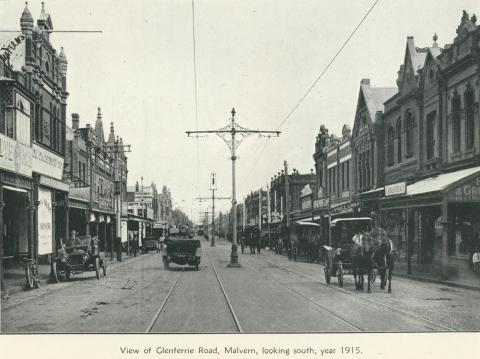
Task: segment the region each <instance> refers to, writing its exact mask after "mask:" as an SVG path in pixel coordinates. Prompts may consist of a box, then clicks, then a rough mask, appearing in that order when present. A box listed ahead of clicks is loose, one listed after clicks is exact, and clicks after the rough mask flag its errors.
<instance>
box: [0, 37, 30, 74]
mask: <svg viewBox="0 0 480 359" xmlns="http://www.w3.org/2000/svg"><path fill="white" fill-rule="evenodd" d="M24 40H25V35H23V34H22V35H18V36H16V37H14V38H12V39H11V40H9V41H8V42H6V43H2V44H0V60H2V61H4V62H6V63H10V65H11V66H12V67H14V69H16V70H17V69H20V67H21V65H22V63H21V60H24V59H25V46H20V45H21V44H22V43H23V42H24Z"/></svg>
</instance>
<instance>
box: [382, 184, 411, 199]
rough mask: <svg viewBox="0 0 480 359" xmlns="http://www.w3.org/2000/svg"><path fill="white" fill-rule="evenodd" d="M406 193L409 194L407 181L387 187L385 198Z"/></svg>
mask: <svg viewBox="0 0 480 359" xmlns="http://www.w3.org/2000/svg"><path fill="white" fill-rule="evenodd" d="M405 193H407V184H406V182H405V181H404V182H398V183H394V184H390V185H387V186H385V197H387V196H395V195H398V194H405Z"/></svg>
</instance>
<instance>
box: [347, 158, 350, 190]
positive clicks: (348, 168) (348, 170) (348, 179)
mask: <svg viewBox="0 0 480 359" xmlns="http://www.w3.org/2000/svg"><path fill="white" fill-rule="evenodd" d="M349 163H350V161H347V166H346V167H347V181H346V182H347V183H346V185H347V186H346V187H347V189H349V188H350V173H349V172H350V165H349Z"/></svg>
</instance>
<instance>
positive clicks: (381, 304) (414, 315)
mask: <svg viewBox="0 0 480 359" xmlns="http://www.w3.org/2000/svg"><path fill="white" fill-rule="evenodd" d="M265 262H267V263H269V264H270V265H271V266H272V267H276V268H280V269H283V270H286V271H287V272H290V273H292V274H295V275H297V276H298V277H301V278H305V279H308V280H311V281H314V282H317V283H320V284H322V285H323V286H324V287H326V288H329V289H331V290H336V291H338V292H341V293H345V294H348V295H351V296H354V297H356V298H360V299H362V300H363V301H366V302H370V303H373V304H375V305H378V306H381V307H383V308H386V309H389V310H391V311H394V312H397V313H400V314H403V315H406V316H408V317H410V318H413V319H416V320H419V321H422V322H425V323H428V324H430V325H433V326H436V327H439V328H442V329H443V330H445V331H450V332H456V331H458V330H457V329H455V328H451V327H449V326H447V325H445V324H442V323H439V322H435V321H433V320H430V319H427V318H425V317H422V316H419V315H417V314H414V313H411V312H408V311H405V310H403V309H400V308H395V307H393V306H391V305H388V304H386V303H383V302H381V301H378V300H375V299H372V298H367V297H365V296H362V295H359V294H356V293H352V292H350V291H348V290H345V289H343V288H339V287H335V286H332V285H328V284H326V283H325V282H323V281H321V280H319V279H317V278H314V277H312V276H310V275H308V274H305V273H301V272H298V271H296V270H293V269H291V268H288V267H285V266H281V265H278V264H277V263H274V262H272V261H270V260H268V259H265ZM269 277H270V276H269ZM270 278H272V277H270ZM272 280H274V281H277V282H278V283H280V284H281V285H282V286H285V285H284V284H283V283H281V282H279V281H278V280H277V279H274V278H272ZM285 288H286V289H288V290H290V291H292V292H296V291H295V290H294V289H291V288H289V287H287V286H285ZM297 294H299V295H300V296H303V295H301V294H300V293H297ZM306 299H307V300H309V298H306ZM309 301H311V300H309ZM334 315H335V316H338V315H336V314H334ZM338 317H339V318H341V317H340V316H338ZM342 319H343V318H342ZM347 322H348V321H347ZM360 330H362V329H360ZM362 331H363V330H362Z"/></svg>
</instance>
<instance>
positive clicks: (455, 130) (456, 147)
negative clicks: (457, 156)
mask: <svg viewBox="0 0 480 359" xmlns="http://www.w3.org/2000/svg"><path fill="white" fill-rule="evenodd" d="M461 106H462V103H461V99H460V96H459V95H458V94H457V93H456V92H455V94H454V95H453V99H452V136H453V138H452V140H453V152H459V151H460V109H461Z"/></svg>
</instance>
